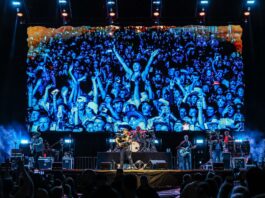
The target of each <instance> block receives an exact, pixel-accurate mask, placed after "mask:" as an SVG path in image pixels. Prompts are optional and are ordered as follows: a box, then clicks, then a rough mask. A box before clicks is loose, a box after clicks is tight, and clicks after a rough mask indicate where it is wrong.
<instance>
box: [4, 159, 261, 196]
mask: <svg viewBox="0 0 265 198" xmlns="http://www.w3.org/2000/svg"><path fill="white" fill-rule="evenodd" d="M68 174H69V173H68ZM222 174H223V175H219V174H217V173H215V172H214V171H209V172H208V173H206V172H201V173H199V172H198V173H186V174H184V175H183V178H182V181H181V178H180V179H179V180H178V181H177V183H178V184H177V185H176V186H172V188H173V190H174V193H173V194H174V195H171V194H170V195H168V196H167V197H180V198H182V197H184V198H186V197H194V198H215V197H218V198H239V197H240V198H250V197H255V198H258V197H264V196H265V189H264V183H263V182H262V181H264V176H265V172H264V170H262V169H261V168H258V167H254V168H250V169H249V170H247V171H240V170H239V169H236V168H235V169H234V170H233V172H230V173H225V174H224V173H222ZM137 177H139V176H137V175H134V174H131V173H127V174H124V172H123V170H122V169H117V171H116V175H115V177H114V178H110V177H107V175H105V174H101V173H96V172H95V171H93V170H84V171H83V172H82V173H80V174H78V175H75V176H74V175H72V176H70V175H67V174H66V173H63V172H60V171H54V172H44V173H43V174H39V173H37V174H36V173H34V172H33V171H31V170H27V169H26V168H24V166H23V164H20V165H19V168H18V170H15V171H14V170H13V171H7V170H1V172H0V197H4V198H16V197H19V198H23V197H25V198H34V197H38V198H62V197H67V198H90V197H91V198H92V197H93V198H94V197H110V198H136V197H138V198H146V197H148V198H158V197H159V191H158V190H159V189H155V188H153V187H152V185H151V184H149V179H148V176H146V175H142V176H141V177H140V178H139V180H138V178H137ZM168 179H169V178H168ZM171 179H172V178H171ZM156 180H157V179H156ZM165 182H168V181H167V180H166V179H165V178H164V179H163V184H165ZM160 190H161V188H160ZM176 192H179V193H176ZM163 197H166V196H165V195H163Z"/></svg>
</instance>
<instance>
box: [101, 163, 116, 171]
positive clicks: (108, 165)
mask: <svg viewBox="0 0 265 198" xmlns="http://www.w3.org/2000/svg"><path fill="white" fill-rule="evenodd" d="M99 169H100V170H112V169H113V163H112V162H101V163H100V165H99Z"/></svg>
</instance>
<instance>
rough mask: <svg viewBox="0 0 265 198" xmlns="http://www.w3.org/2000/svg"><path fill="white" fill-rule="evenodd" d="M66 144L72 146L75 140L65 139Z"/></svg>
mask: <svg viewBox="0 0 265 198" xmlns="http://www.w3.org/2000/svg"><path fill="white" fill-rule="evenodd" d="M64 143H65V144H72V143H73V140H72V139H69V138H66V139H64Z"/></svg>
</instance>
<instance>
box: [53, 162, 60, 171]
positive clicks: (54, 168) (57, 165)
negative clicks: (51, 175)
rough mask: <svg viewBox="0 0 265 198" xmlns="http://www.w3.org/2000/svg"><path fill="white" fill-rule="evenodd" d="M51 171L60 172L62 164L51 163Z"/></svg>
mask: <svg viewBox="0 0 265 198" xmlns="http://www.w3.org/2000/svg"><path fill="white" fill-rule="evenodd" d="M52 170H62V162H53V163H52Z"/></svg>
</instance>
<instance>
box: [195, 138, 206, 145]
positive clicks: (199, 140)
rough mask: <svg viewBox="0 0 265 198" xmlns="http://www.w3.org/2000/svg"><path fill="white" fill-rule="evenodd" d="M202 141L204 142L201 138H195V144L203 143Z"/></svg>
mask: <svg viewBox="0 0 265 198" xmlns="http://www.w3.org/2000/svg"><path fill="white" fill-rule="evenodd" d="M203 143H204V141H203V139H197V140H196V144H203Z"/></svg>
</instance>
